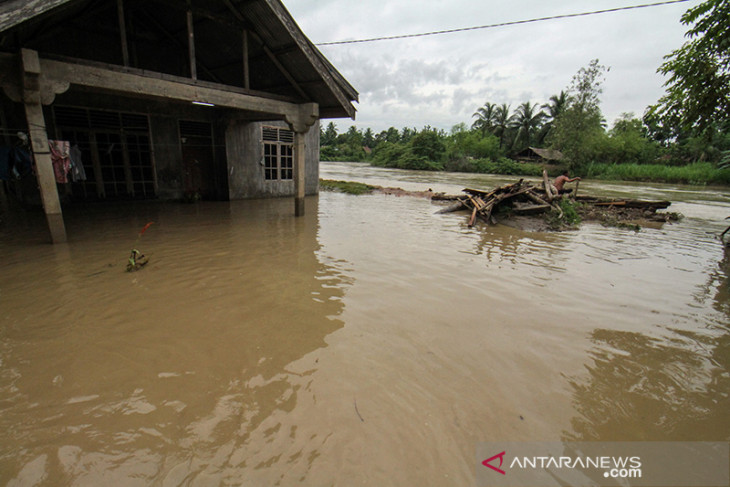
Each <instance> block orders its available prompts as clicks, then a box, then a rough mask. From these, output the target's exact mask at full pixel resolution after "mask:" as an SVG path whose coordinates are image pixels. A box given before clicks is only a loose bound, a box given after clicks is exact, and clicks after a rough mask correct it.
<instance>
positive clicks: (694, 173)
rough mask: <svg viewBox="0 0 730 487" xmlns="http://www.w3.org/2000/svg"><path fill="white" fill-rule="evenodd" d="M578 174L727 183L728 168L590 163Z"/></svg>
mask: <svg viewBox="0 0 730 487" xmlns="http://www.w3.org/2000/svg"><path fill="white" fill-rule="evenodd" d="M581 172H583V173H585V176H586V177H587V178H592V179H603V180H612V181H642V182H656V183H678V184H701V185H706V184H721V185H728V184H730V169H719V168H717V167H715V165H713V164H712V163H710V162H695V163H692V164H688V165H686V166H665V165H663V164H600V163H591V164H589V165H588V166H586V167H585V169H584V170H583V171H581Z"/></svg>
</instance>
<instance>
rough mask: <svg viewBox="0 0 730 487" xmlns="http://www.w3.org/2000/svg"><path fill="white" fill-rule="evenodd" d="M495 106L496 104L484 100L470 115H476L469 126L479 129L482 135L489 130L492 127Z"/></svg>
mask: <svg viewBox="0 0 730 487" xmlns="http://www.w3.org/2000/svg"><path fill="white" fill-rule="evenodd" d="M496 108H497V105H496V104H494V103H489V102H486V103H485V104H484V106H483V107H481V108H479V109H478V110H477V111H476V112H474V115H472V116H473V117H477V119H476V120H475V121H474V123H473V124H472V126H471V128H473V129H479V130H481V131H482V134H483V135H486V134H487V133H489V132H491V131H492V129H493V128H494V116H495V112H496Z"/></svg>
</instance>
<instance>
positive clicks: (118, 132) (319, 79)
mask: <svg viewBox="0 0 730 487" xmlns="http://www.w3.org/2000/svg"><path fill="white" fill-rule="evenodd" d="M0 86H2V89H1V90H0V92H1V94H0V125H1V130H0V136H1V137H2V139H0V145H2V146H3V150H2V152H0V155H1V156H2V159H0V176H2V175H4V177H2V179H4V181H2V185H3V186H4V187H3V188H2V189H3V191H4V192H5V193H6V194H4V195H0V196H3V197H5V198H10V197H12V198H15V199H18V200H21V201H23V202H25V203H29V202H36V203H37V204H40V203H42V205H43V208H44V210H45V213H46V217H47V220H48V224H49V229H50V233H51V237H52V240H53V241H54V242H63V241H65V240H66V231H65V226H64V222H63V216H62V203H64V204H65V203H66V202H68V203H74V202H94V201H114V200H139V199H181V198H187V199H191V200H197V199H210V200H234V199H252V198H268V197H290V198H294V201H295V204H294V205H293V210H292V213H293V214H296V215H301V214H303V213H304V197H305V195H311V194H315V193H316V192H317V189H318V180H319V120H320V119H321V118H325V119H330V118H348V117H349V118H354V116H355V108H354V106H353V102H355V101H357V98H358V93H357V91H356V90H355V89H354V88H353V87H352V86H351V85H350V84H349V83H348V82H347V80H346V79H345V78H344V77H343V76H342V75H341V74H340V73H339V72H338V71H337V70H336V69H335V68H334V67H333V66H332V64H330V63H329V61H328V60H327V59H326V58H325V57H324V56H323V55H322V53H321V52H320V51H319V50H318V49H317V48H316V47H315V46H314V44H313V43H312V42H311V41H310V40H309V39H308V38H307V37H306V36H305V35H304V33H303V32H302V31H301V29H300V28H299V27H298V26H297V24H296V22H295V20H294V19H293V18H292V16H291V14H290V13H289V12H288V11H287V10H286V8H285V7H284V5H283V4H282V3H281V2H280V1H279V0H187V1H182V0H144V1H141V0H30V1H28V0H25V1H20V0H10V1H7V2H3V3H2V4H1V5H0ZM31 161H34V163H31Z"/></svg>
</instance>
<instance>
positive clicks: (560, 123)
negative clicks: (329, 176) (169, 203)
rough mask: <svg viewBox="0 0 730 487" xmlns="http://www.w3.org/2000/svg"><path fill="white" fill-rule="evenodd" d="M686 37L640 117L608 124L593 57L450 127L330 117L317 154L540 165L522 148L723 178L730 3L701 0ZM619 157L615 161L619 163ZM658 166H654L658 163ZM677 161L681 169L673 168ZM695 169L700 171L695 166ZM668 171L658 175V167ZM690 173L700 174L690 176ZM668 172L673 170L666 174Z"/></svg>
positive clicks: (594, 163)
mask: <svg viewBox="0 0 730 487" xmlns="http://www.w3.org/2000/svg"><path fill="white" fill-rule="evenodd" d="M682 22H683V23H684V24H685V25H688V26H690V30H689V31H688V33H687V38H688V41H687V42H686V43H685V44H684V45H683V46H682V47H681V48H679V49H677V50H675V51H673V52H672V53H670V54H669V55H667V56H666V57H665V62H664V64H662V66H660V67H659V69H658V71H659V72H660V73H662V74H664V75H666V76H668V81H667V82H666V84H665V88H666V94H665V95H664V96H663V97H662V98H661V99H660V100H659V101H658V103H657V104H656V105H653V106H650V107H647V109H646V110H645V112H644V114H643V116H642V117H640V118H639V117H637V116H636V115H635V114H633V113H624V114H622V115H621V116H620V117H619V118H618V119H617V120H615V121H614V122H613V124H612V125H611V126H610V127H609V125H608V124H607V122H606V120H605V118H604V116H603V114H602V112H601V108H600V96H601V93H602V83H603V80H604V79H605V76H606V75H607V73H608V72H609V71H610V68H608V67H606V66H603V65H601V64H600V62H599V60H597V59H594V60H592V61H591V62H590V63H589V64H588V65H587V66H585V67H583V68H581V69H580V70H579V71H578V72H577V73H576V75H575V76H574V77H573V79H572V81H571V83H570V85H569V86H568V87H566V89H565V90H563V91H561V92H560V93H557V94H555V95H553V96H551V97H550V98H549V100H547V101H546V102H545V103H535V102H533V101H531V100H528V101H525V102H523V103H521V104H519V105H518V106H516V107H514V108H512V107H511V106H510V105H509V104H507V103H501V102H499V101H494V102H493V101H488V102H486V103H484V105H483V106H481V107H478V108H477V109H476V110H475V112H474V114H473V117H472V121H471V124H470V125H467V124H466V123H460V124H458V125H456V126H454V127H453V128H452V129H451V131H450V132H446V131H444V130H439V129H435V128H433V127H430V126H426V127H423V128H422V129H420V130H419V129H417V128H415V127H413V128H411V127H405V128H402V129H396V128H395V127H390V128H389V129H388V130H384V131H381V132H379V133H374V132H373V131H372V130H371V129H369V128H368V129H366V130H364V131H361V130H359V129H357V127H355V126H351V127H350V128H349V129H348V130H347V131H346V132H345V133H342V134H339V133H338V132H337V128H336V126H335V125H334V123H332V122H330V123H329V124H328V125H327V126H326V127H321V129H320V131H321V132H320V145H321V148H320V149H321V150H320V154H321V158H322V160H339V161H367V162H370V163H371V164H374V165H380V166H386V167H396V168H402V169H420V170H450V171H471V172H492V173H501V174H526V175H532V174H539V173H541V171H542V167H541V166H538V165H536V164H525V163H519V162H517V160H518V159H520V157H519V156H520V154H521V153H523V151H525V149H527V148H529V147H537V148H549V149H554V150H557V151H560V152H561V153H562V154H563V156H564V157H563V159H562V160H561V161H560V164H561V166H562V167H565V168H568V169H570V170H571V171H573V172H574V173H575V174H579V175H583V176H595V177H600V176H601V175H602V173H611V174H613V175H614V176H618V177H619V178H622V177H621V172H622V171H623V172H624V173H626V174H624V176H626V175H627V174H629V173H631V172H634V173H637V174H639V173H643V174H645V176H644V177H641V176H639V177H634V178H631V177H628V178H626V177H625V178H626V179H649V180H650V179H667V178H666V177H665V176H666V174H669V173H668V172H667V171H670V170H668V169H666V168H675V169H672V170H671V171H673V173H675V174H677V175H682V176H680V177H677V178H674V179H677V180H679V181H681V182H704V183H708V182H719V183H730V169H725V168H729V167H730V48H729V47H728V46H730V2H728V0H707V1H705V2H704V3H702V4H700V5H698V6H697V7H694V8H691V9H689V10H688V11H687V13H685V15H684V16H683V17H682ZM616 166H621V167H619V168H617V167H616ZM658 166H660V167H658ZM678 168H684V169H678ZM700 173H701V174H700ZM661 175H665V176H661ZM693 178H698V179H697V180H693ZM669 179H672V178H669Z"/></svg>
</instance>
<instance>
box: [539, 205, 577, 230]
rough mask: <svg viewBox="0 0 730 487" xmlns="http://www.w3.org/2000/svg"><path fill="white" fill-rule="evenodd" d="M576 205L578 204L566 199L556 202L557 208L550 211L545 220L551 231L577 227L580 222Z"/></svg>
mask: <svg viewBox="0 0 730 487" xmlns="http://www.w3.org/2000/svg"><path fill="white" fill-rule="evenodd" d="M578 205H580V203H577V202H575V201H573V200H570V199H568V198H562V199H560V200H559V201H558V202H557V206H558V208H553V209H552V210H550V212H549V213H548V214H547V216H546V218H545V219H546V221H547V224H548V226H549V227H550V228H551V229H553V230H561V229H564V228H566V227H575V226H576V225H578V224H579V223H580V222H581V217H580V214H579V213H578Z"/></svg>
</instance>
